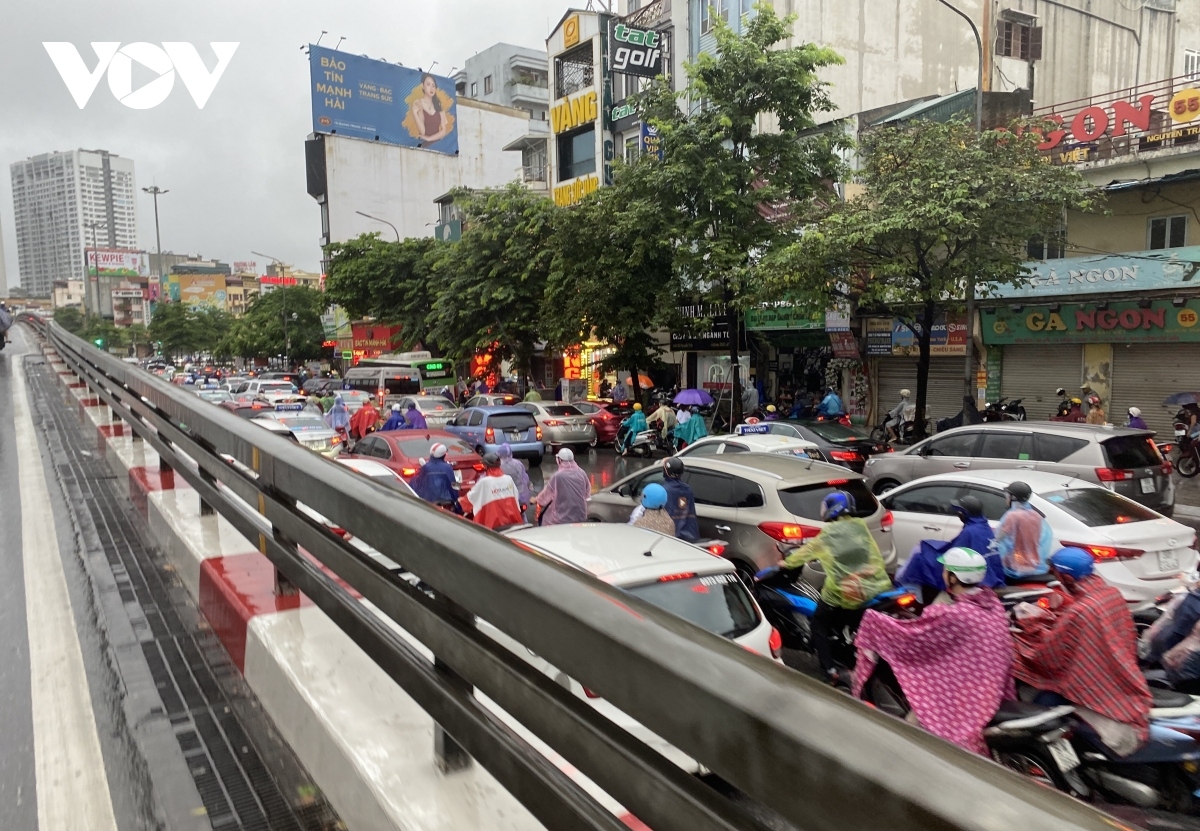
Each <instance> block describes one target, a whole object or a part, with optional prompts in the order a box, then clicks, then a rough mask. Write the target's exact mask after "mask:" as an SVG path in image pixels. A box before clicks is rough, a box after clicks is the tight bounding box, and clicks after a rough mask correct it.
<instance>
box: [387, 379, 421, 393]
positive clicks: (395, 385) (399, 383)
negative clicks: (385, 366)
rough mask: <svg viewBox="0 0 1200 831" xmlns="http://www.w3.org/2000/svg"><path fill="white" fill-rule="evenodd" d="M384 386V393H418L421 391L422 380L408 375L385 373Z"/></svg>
mask: <svg viewBox="0 0 1200 831" xmlns="http://www.w3.org/2000/svg"><path fill="white" fill-rule="evenodd" d="M383 387H384V389H385V390H386V392H385V393H384V395H416V394H417V393H419V392H420V391H421V382H420V380H418V379H417V378H410V377H408V376H406V375H385V376H384V377H383Z"/></svg>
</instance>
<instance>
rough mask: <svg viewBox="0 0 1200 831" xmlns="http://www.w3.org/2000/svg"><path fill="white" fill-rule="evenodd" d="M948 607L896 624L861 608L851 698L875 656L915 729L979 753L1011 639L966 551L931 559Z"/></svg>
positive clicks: (982, 569) (1006, 687) (982, 573)
mask: <svg viewBox="0 0 1200 831" xmlns="http://www.w3.org/2000/svg"><path fill="white" fill-rule="evenodd" d="M938 562H939V563H941V568H942V575H941V577H940V578H939V579H941V580H942V581H943V582H944V584H945V586H946V591H947V594H948V596H949V598H950V602H945V603H937V604H935V605H933V606H930V607H928V608H926V609H925V610H924V611H923V612H922V613H921V616H920V617H919V618H916V619H913V620H897V619H896V618H893V617H889V616H888V615H884V614H880V613H879V612H874V611H870V610H868V611H867V612H866V613H865V614H864V615H863V619H862V624H861V625H860V626H859V627H858V633H857V634H856V635H855V638H854V644H855V646H856V647H857V649H858V661H857V663H856V664H855V671H854V686H853V689H852V691H853V692H854V694H855V695H856V696H857V695H860V694H861V693H862V690H863V687H864V685H865V684H866V682H867V681H868V680H869V679H870V677H871V674H872V673H873V672H874V671H875V667H876V664H877V662H878V659H883V660H884V661H886V662H887V665H888V667H890V668H891V670H892V673H893V674H894V675H895V677H896V680H897V681H898V682H899V684H900V689H901V690H902V691H903V693H904V697H905V698H906V699H907V700H908V703H909V705H910V706H911V707H912V711H913V714H914V715H915V716H916V717H917V720H918V722H919V723H920V725H921V727H923V728H924V729H925V730H928V731H929V732H930V733H933V734H934V735H935V736H939V737H941V738H943V739H945V740H946V741H949V742H953V743H954V744H957V745H959V746H960V747H964V748H966V749H967V750H972V751H974V752H976V753H982V754H984V755H987V746H986V744H985V743H984V739H983V730H984V728H985V727H987V725H988V722H990V721H991V719H992V717H993V716H995V715H996V710H997V709H999V707H1000V702H1001V701H1003V700H1004V699H1005V698H1008V697H1009V691H1010V689H1011V687H1012V674H1011V673H1012V665H1013V640H1012V635H1011V634H1010V633H1009V624H1008V615H1007V613H1006V612H1005V611H1004V604H1002V603H1001V602H1000V598H998V597H996V593H995V592H993V591H992V590H991V589H989V588H986V587H984V586H983V582H984V581H985V580H986V579H987V575H988V564H987V561H986V560H985V559H984V557H983V555H982V554H980V553H978V552H977V551H973V550H971V549H970V548H964V547H957V546H956V547H954V548H950V549H948V550H947V551H946V553H945V554H943V555H942V556H941V557H939V558H938Z"/></svg>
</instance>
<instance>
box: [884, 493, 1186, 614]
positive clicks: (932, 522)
mask: <svg viewBox="0 0 1200 831" xmlns="http://www.w3.org/2000/svg"><path fill="white" fill-rule="evenodd" d="M1017 481H1020V482H1025V483H1026V484H1028V485H1029V487H1030V488H1032V489H1033V497H1032V498H1031V499H1030V504H1031V505H1032V506H1033V507H1034V508H1036V509H1037V511H1038V512H1039V513H1040V514H1041V515H1042V516H1044V517H1045V518H1046V521H1047V522H1048V523H1049V524H1050V530H1051V532H1052V533H1053V535H1054V543H1053V547H1054V548H1055V549H1058V548H1061V547H1064V546H1070V545H1076V546H1078V547H1080V548H1083V549H1085V550H1087V551H1090V552H1091V553H1092V556H1094V557H1095V558H1096V572H1097V573H1098V574H1099V575H1100V576H1101V577H1103V578H1104V579H1105V580H1106V581H1107V582H1108V583H1109V585H1111V586H1114V587H1115V588H1117V589H1118V590H1120V592H1121V594H1122V595H1123V596H1124V598H1125V600H1126V601H1127V602H1129V603H1133V604H1142V603H1145V602H1147V601H1152V600H1154V598H1156V597H1158V596H1159V595H1161V594H1163V593H1165V592H1168V591H1170V590H1171V589H1174V588H1175V587H1177V586H1179V585H1181V584H1182V581H1181V579H1180V575H1181V574H1182V573H1186V572H1189V571H1191V570H1193V569H1195V568H1196V561H1197V551H1196V532H1195V531H1194V530H1192V529H1191V528H1189V527H1187V526H1186V525H1182V524H1180V523H1178V522H1176V521H1175V520H1173V519H1168V518H1167V517H1165V516H1163V515H1162V514H1158V513H1155V512H1154V511H1152V510H1150V509H1149V508H1147V507H1145V506H1143V505H1139V504H1138V503H1137V502H1134V501H1133V500H1131V499H1126V498H1125V497H1124V496H1120V495H1119V494H1115V493H1113V492H1112V491H1110V490H1108V489H1107V488H1103V487H1100V486H1099V485H1094V484H1092V483H1090V482H1084V481H1083V480H1081V479H1078V478H1075V477H1071V476H1064V475H1062V474H1060V473H1045V472H1041V471H1030V470H1019V471H1018V470H975V471H970V472H963V473H942V474H938V475H937V476H926V477H925V478H923V479H917V480H915V481H913V482H909V483H908V484H906V485H901V486H900V487H898V488H895V489H894V490H891V491H889V492H888V493H887V494H886V495H884V496H882V497H880V500H879V501H880V502H882V503H883V505H884V507H886V508H888V509H889V510H890V511H891V512H892V517H893V521H894V524H893V525H892V537H893V538H894V540H895V543H896V553H897V555H898V557H899V558H900V560H901V561H902V562H904V561H907V560H908V557H909V555H910V554H911V553H912V549H913V548H914V547H915V546H916V545H917V543H919V542H920V541H921V540H923V539H929V540H951V539H953V538H954V537H955V536H956V535H957V534H958V532H959V531H960V530H962V523H961V522H959V520H958V518H957V517H956V516H955V514H954V509H953V507H952V506H951V504H950V502H951V500H953V499H957V498H960V497H963V496H974V497H977V498H978V499H979V501H980V502H982V503H983V512H984V515H985V516H986V517H987V518H988V520H989V522H990V523H991V525H992V528H993V529H995V528H996V527H998V526H999V524H1000V522H999V520H1000V517H1001V516H1003V514H1004V512H1005V510H1006V509H1007V506H1008V498H1007V495H1006V493H1005V490H1004V489H1005V488H1006V487H1007V486H1008V485H1009V484H1010V483H1012V482H1017Z"/></svg>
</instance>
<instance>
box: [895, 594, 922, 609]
mask: <svg viewBox="0 0 1200 831" xmlns="http://www.w3.org/2000/svg"><path fill="white" fill-rule="evenodd" d="M916 602H917V596H916V595H915V594H907V593H905V594H902V595H900V596H899V597H897V598H896V605H897V606H901V607H903V608H905V609H907V608H908V607H909V606H911V605H913V604H914V603H916Z"/></svg>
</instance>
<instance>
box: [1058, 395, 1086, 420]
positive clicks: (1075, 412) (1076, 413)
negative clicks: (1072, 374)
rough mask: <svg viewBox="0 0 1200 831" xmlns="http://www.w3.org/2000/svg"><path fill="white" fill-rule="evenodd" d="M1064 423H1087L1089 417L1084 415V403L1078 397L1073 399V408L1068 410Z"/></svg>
mask: <svg viewBox="0 0 1200 831" xmlns="http://www.w3.org/2000/svg"><path fill="white" fill-rule="evenodd" d="M1062 420H1063V421H1066V422H1069V423H1072V424H1083V423H1084V422H1086V421H1087V416H1085V415H1084V414H1083V401H1081V400H1080V399H1079V398H1078V397H1076V398H1072V399H1071V406H1070V407H1069V408H1068V409H1067V414H1066V415H1065V416H1063V418H1062Z"/></svg>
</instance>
